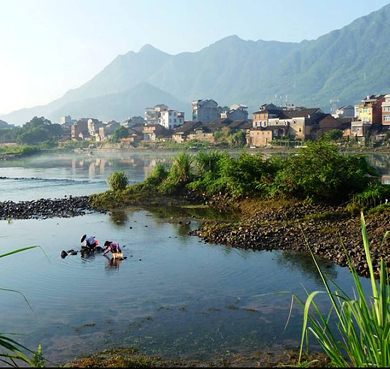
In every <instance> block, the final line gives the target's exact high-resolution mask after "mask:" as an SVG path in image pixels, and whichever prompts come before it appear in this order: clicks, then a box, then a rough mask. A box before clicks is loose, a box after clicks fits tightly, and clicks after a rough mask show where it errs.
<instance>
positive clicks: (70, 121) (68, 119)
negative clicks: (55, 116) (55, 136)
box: [60, 115, 76, 126]
mask: <svg viewBox="0 0 390 369" xmlns="http://www.w3.org/2000/svg"><path fill="white" fill-rule="evenodd" d="M75 123H76V120H75V119H72V117H71V116H70V115H65V116H63V117H61V118H60V124H66V125H67V126H71V125H72V124H75Z"/></svg>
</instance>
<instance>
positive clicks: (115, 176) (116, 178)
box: [108, 172, 129, 191]
mask: <svg viewBox="0 0 390 369" xmlns="http://www.w3.org/2000/svg"><path fill="white" fill-rule="evenodd" d="M108 183H109V185H110V187H111V189H112V190H113V191H123V190H124V189H125V188H126V187H127V185H128V183H129V180H128V178H127V177H126V175H125V173H124V172H115V173H112V174H111V175H110V176H109V177H108Z"/></svg>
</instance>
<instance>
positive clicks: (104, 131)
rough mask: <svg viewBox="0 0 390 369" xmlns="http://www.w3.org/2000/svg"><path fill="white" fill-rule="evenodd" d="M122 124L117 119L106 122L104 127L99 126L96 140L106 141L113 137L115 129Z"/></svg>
mask: <svg viewBox="0 0 390 369" xmlns="http://www.w3.org/2000/svg"><path fill="white" fill-rule="evenodd" d="M119 126H120V124H119V123H118V122H116V121H115V120H113V121H111V122H109V123H107V124H104V125H103V126H102V127H99V133H98V134H96V135H95V138H96V141H98V142H99V141H100V142H102V141H106V140H108V139H109V138H111V137H112V136H113V134H114V132H115V130H116V129H117V128H118V127H119Z"/></svg>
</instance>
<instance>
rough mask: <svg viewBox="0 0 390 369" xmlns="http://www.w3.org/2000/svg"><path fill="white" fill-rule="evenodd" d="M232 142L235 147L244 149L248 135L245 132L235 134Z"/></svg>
mask: <svg viewBox="0 0 390 369" xmlns="http://www.w3.org/2000/svg"><path fill="white" fill-rule="evenodd" d="M230 142H231V145H232V146H233V147H239V148H242V147H244V146H245V145H246V133H245V132H244V131H243V130H239V131H237V132H236V133H233V134H232V135H231V136H230Z"/></svg>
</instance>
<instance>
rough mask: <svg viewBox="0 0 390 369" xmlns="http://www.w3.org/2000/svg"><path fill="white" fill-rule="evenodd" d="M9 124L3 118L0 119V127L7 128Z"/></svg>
mask: <svg viewBox="0 0 390 369" xmlns="http://www.w3.org/2000/svg"><path fill="white" fill-rule="evenodd" d="M9 127H10V125H9V124H8V123H7V122H4V120H1V119H0V128H9Z"/></svg>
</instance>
